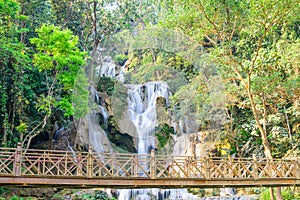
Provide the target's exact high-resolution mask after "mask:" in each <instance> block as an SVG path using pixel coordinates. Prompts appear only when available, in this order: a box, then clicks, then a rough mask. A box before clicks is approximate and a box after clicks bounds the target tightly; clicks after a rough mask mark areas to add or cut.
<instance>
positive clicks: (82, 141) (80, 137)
mask: <svg viewBox="0 0 300 200" xmlns="http://www.w3.org/2000/svg"><path fill="white" fill-rule="evenodd" d="M88 133H89V129H88V122H87V119H86V118H81V119H80V120H79V122H78V125H77V134H76V136H75V139H74V144H75V147H76V149H78V150H83V149H86V150H87V149H88V148H89V135H88Z"/></svg>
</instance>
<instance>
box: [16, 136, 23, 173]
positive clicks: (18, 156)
mask: <svg viewBox="0 0 300 200" xmlns="http://www.w3.org/2000/svg"><path fill="white" fill-rule="evenodd" d="M21 162H22V144H21V143H20V142H19V143H18V146H17V149H16V153H15V157H14V176H21Z"/></svg>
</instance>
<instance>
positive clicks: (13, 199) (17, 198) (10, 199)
mask: <svg viewBox="0 0 300 200" xmlns="http://www.w3.org/2000/svg"><path fill="white" fill-rule="evenodd" d="M9 200H24V198H22V197H18V196H16V195H15V196H13V197H11V198H9Z"/></svg>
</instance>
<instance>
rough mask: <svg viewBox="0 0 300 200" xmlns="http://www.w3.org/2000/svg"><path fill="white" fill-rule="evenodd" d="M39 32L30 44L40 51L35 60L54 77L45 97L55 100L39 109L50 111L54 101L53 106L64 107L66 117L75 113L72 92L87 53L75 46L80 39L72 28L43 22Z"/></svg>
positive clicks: (35, 62) (39, 66)
mask: <svg viewBox="0 0 300 200" xmlns="http://www.w3.org/2000/svg"><path fill="white" fill-rule="evenodd" d="M37 34H38V37H37V38H32V39H31V43H32V44H34V45H36V50H37V53H35V54H34V60H33V62H34V64H35V65H36V66H37V67H38V68H39V70H40V71H41V72H44V73H48V75H49V76H51V78H52V79H53V80H52V82H51V83H49V84H50V85H51V87H50V88H49V89H50V91H49V92H48V96H47V97H46V99H49V98H50V99H53V100H51V101H48V102H49V103H48V104H46V105H44V106H40V107H39V109H40V110H44V111H46V112H48V114H49V110H51V105H52V104H53V101H54V100H55V102H54V106H57V107H59V108H60V109H61V110H63V111H64V115H65V116H71V115H73V114H74V109H73V105H72V92H73V90H74V85H75V82H76V78H77V76H78V72H79V71H80V70H81V67H82V66H83V65H84V60H85V53H83V52H80V50H79V49H78V48H77V47H76V45H77V42H78V38H77V37H75V36H74V35H72V32H71V31H69V30H61V29H60V28H59V27H56V26H54V25H43V26H42V27H41V28H39V29H37ZM81 76H82V75H81ZM56 81H58V85H56V87H58V88H54V86H55V84H56ZM86 89H87V88H86ZM55 90H56V91H55ZM58 91H62V92H63V93H62V94H61V92H58ZM52 93H53V95H52ZM44 99H45V98H44ZM43 102H45V101H43Z"/></svg>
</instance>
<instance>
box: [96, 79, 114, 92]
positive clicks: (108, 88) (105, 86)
mask: <svg viewBox="0 0 300 200" xmlns="http://www.w3.org/2000/svg"><path fill="white" fill-rule="evenodd" d="M114 88H115V81H114V79H112V78H110V77H106V76H103V77H100V79H99V81H98V84H97V89H98V91H100V92H105V93H106V94H107V95H108V96H111V95H112V93H113V91H114Z"/></svg>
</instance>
